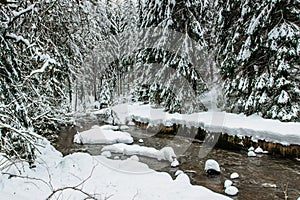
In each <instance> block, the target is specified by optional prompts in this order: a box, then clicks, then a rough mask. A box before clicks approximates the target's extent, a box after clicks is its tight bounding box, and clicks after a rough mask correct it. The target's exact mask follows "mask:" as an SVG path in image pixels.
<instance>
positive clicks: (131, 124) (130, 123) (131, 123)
mask: <svg viewBox="0 0 300 200" xmlns="http://www.w3.org/2000/svg"><path fill="white" fill-rule="evenodd" d="M127 125H128V126H134V125H135V124H134V122H132V121H131V122H128V124H127Z"/></svg>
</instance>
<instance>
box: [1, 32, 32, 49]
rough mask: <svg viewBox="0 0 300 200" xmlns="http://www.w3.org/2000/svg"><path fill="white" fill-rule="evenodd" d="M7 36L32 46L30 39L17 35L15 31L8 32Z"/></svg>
mask: <svg viewBox="0 0 300 200" xmlns="http://www.w3.org/2000/svg"><path fill="white" fill-rule="evenodd" d="M6 37H9V38H11V39H15V40H16V42H19V41H21V42H23V43H24V44H26V45H27V46H30V42H29V40H27V39H25V38H24V37H23V36H20V35H16V34H14V33H9V34H6Z"/></svg>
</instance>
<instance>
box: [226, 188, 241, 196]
mask: <svg viewBox="0 0 300 200" xmlns="http://www.w3.org/2000/svg"><path fill="white" fill-rule="evenodd" d="M225 193H226V194H228V195H231V196H235V195H237V194H238V193H239V190H238V189H237V187H235V186H229V187H227V188H226V189H225Z"/></svg>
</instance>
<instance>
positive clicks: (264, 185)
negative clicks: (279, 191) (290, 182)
mask: <svg viewBox="0 0 300 200" xmlns="http://www.w3.org/2000/svg"><path fill="white" fill-rule="evenodd" d="M262 186H263V187H264V188H277V185H276V184H272V183H263V184H262Z"/></svg>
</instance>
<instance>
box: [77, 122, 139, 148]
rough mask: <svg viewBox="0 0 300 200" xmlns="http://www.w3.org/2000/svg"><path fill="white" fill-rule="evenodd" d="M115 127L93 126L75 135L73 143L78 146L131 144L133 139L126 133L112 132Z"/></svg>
mask: <svg viewBox="0 0 300 200" xmlns="http://www.w3.org/2000/svg"><path fill="white" fill-rule="evenodd" d="M113 129H115V126H111V125H104V126H93V127H92V128H91V129H89V130H87V131H83V132H80V133H77V134H76V135H75V136H74V142H75V143H78V144H114V143H126V144H131V143H133V138H132V137H131V135H130V134H129V133H127V132H122V131H114V130H113Z"/></svg>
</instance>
